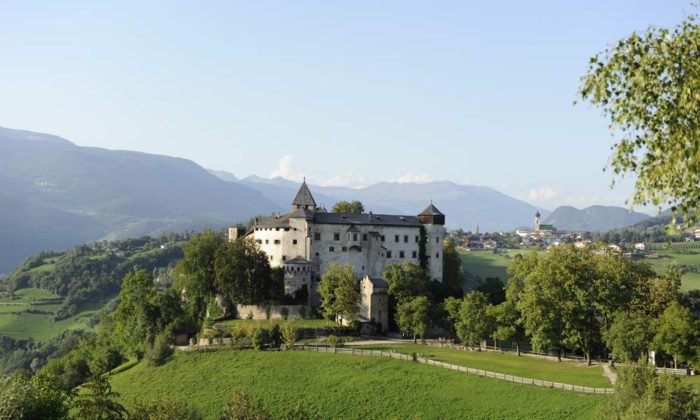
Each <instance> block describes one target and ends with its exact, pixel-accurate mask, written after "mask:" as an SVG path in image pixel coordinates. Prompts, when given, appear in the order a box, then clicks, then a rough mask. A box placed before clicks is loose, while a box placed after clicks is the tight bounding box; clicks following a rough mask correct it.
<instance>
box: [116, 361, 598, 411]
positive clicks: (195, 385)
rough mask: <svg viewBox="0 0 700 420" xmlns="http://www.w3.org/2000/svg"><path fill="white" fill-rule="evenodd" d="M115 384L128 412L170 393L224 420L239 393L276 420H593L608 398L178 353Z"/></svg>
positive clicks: (372, 364)
mask: <svg viewBox="0 0 700 420" xmlns="http://www.w3.org/2000/svg"><path fill="white" fill-rule="evenodd" d="M202 378H206V380H202ZM111 383H112V388H113V390H114V391H116V392H119V393H120V394H121V399H122V401H123V402H124V403H125V405H126V406H127V407H129V406H131V405H132V404H133V403H134V402H135V401H137V400H142V399H149V398H153V397H156V396H162V395H163V390H166V389H167V392H168V396H169V397H170V398H174V399H180V398H181V399H183V400H186V401H188V402H190V403H191V404H193V405H195V406H196V407H197V408H198V409H199V410H200V412H201V413H202V414H203V415H204V417H205V418H207V419H216V418H218V415H219V412H220V410H221V407H222V406H223V405H224V403H225V402H226V401H227V400H228V399H229V398H230V396H231V394H232V393H233V391H235V390H243V391H245V392H246V393H248V394H250V395H251V396H253V397H254V398H256V399H259V400H261V402H262V404H263V406H264V407H265V408H266V409H267V410H268V411H269V412H270V414H271V415H272V417H273V418H280V417H281V416H283V415H284V413H285V412H286V410H288V409H289V408H291V407H294V406H295V405H296V403H297V402H298V401H303V403H304V407H305V408H306V409H307V410H308V411H310V412H312V413H318V415H319V416H320V417H321V418H346V419H347V418H393V417H397V418H417V417H420V418H426V419H428V418H443V419H444V418H531V419H535V418H542V419H549V418H595V414H596V409H597V406H599V405H600V404H601V403H602V402H603V401H604V399H605V397H604V396H596V395H583V394H579V393H573V392H566V391H559V390H553V389H547V388H539V387H533V386H527V385H520V384H513V383H509V382H505V381H498V380H495V379H488V378H480V377H475V376H470V375H464V374H460V373H457V372H451V371H447V370H444V369H438V368H435V367H432V366H426V365H418V364H414V363H411V362H406V361H398V360H389V359H383V358H370V357H359V356H351V355H335V354H323V353H311V352H305V351H295V352H255V351H252V350H243V351H235V350H219V351H215V352H193V353H185V352H178V354H176V356H175V358H174V360H172V361H170V362H168V363H166V364H165V365H163V366H161V367H157V368H151V367H147V366H145V365H144V364H143V363H141V364H139V365H136V366H134V367H132V368H130V369H128V370H126V371H124V372H122V373H118V374H116V375H115V376H114V377H112V379H111ZM504 401H508V404H503V402H504Z"/></svg>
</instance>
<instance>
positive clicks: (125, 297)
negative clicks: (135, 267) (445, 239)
mask: <svg viewBox="0 0 700 420" xmlns="http://www.w3.org/2000/svg"><path fill="white" fill-rule="evenodd" d="M155 301H156V291H155V289H154V288H153V276H152V275H151V273H149V272H147V271H145V270H139V271H137V272H136V273H129V274H127V275H126V277H125V278H124V281H123V282H122V289H121V291H120V292H119V306H118V307H117V310H116V311H115V313H114V317H113V319H114V334H115V337H116V338H117V340H118V341H119V342H120V343H121V345H122V346H123V348H124V349H125V350H126V352H127V353H129V354H133V355H135V356H137V357H139V358H140V357H141V356H142V355H143V353H144V352H145V350H146V348H147V346H148V345H150V343H151V342H153V339H154V338H155V335H156V333H157V328H158V324H157V319H158V314H159V312H158V307H157V306H156V304H155V303H154V302H155Z"/></svg>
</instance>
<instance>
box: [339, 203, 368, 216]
mask: <svg viewBox="0 0 700 420" xmlns="http://www.w3.org/2000/svg"><path fill="white" fill-rule="evenodd" d="M331 211H332V212H333V213H355V214H360V213H364V212H365V206H363V205H362V203H361V202H360V201H357V200H354V201H338V202H337V203H335V204H334V205H333V209H332V210H331Z"/></svg>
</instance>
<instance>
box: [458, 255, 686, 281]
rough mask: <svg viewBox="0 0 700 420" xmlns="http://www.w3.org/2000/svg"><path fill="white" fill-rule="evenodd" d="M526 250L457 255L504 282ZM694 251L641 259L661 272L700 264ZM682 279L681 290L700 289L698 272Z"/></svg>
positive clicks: (466, 266)
mask: <svg viewBox="0 0 700 420" xmlns="http://www.w3.org/2000/svg"><path fill="white" fill-rule="evenodd" d="M527 252H530V251H527V250H524V251H520V250H514V251H508V252H507V253H503V254H500V253H499V254H494V253H493V252H490V251H460V252H459V256H460V258H461V259H462V268H463V269H464V271H467V272H469V273H471V274H476V275H477V276H479V277H481V279H485V278H487V277H499V278H500V279H501V281H503V282H504V283H505V282H506V281H507V280H508V273H507V272H506V269H507V268H508V265H510V262H511V261H512V257H513V256H515V255H517V254H519V253H521V254H522V253H527ZM695 252H698V253H697V254H683V253H679V252H678V251H676V250H660V251H658V253H659V256H661V258H646V259H644V260H641V261H643V262H646V263H649V264H650V265H651V266H652V267H653V268H654V270H655V271H656V272H658V273H663V272H664V270H665V269H666V266H667V265H668V264H670V263H671V262H678V263H680V264H684V265H697V266H700V250H699V251H695ZM682 281H683V282H682V285H681V290H684V291H687V290H693V289H700V273H685V274H683V278H682Z"/></svg>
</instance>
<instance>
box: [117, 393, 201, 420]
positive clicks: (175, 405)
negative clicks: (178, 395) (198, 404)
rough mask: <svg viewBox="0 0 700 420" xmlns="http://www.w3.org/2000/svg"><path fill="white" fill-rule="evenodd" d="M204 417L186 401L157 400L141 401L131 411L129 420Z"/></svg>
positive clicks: (196, 418)
mask: <svg viewBox="0 0 700 420" xmlns="http://www.w3.org/2000/svg"><path fill="white" fill-rule="evenodd" d="M201 418H202V415H201V414H199V412H198V411H197V409H195V408H193V407H191V406H189V405H188V404H187V403H186V402H184V401H179V400H171V399H167V398H157V399H153V400H150V401H139V402H137V403H136V404H134V407H133V408H132V409H131V410H129V420H171V419H188V420H200V419H201Z"/></svg>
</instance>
